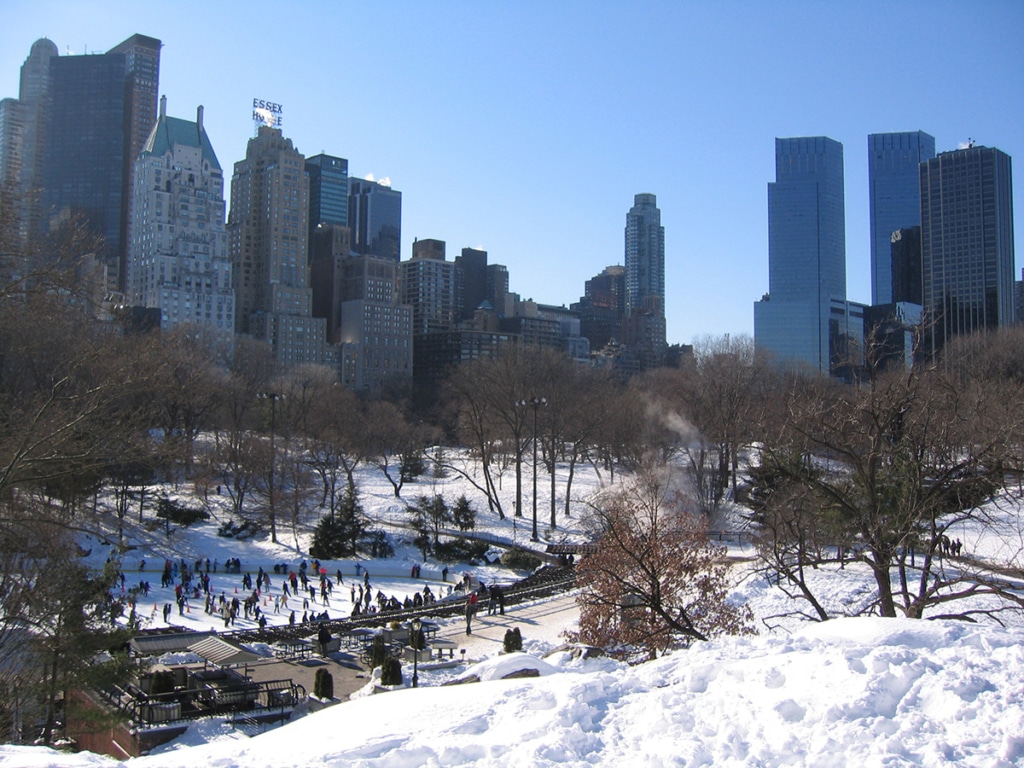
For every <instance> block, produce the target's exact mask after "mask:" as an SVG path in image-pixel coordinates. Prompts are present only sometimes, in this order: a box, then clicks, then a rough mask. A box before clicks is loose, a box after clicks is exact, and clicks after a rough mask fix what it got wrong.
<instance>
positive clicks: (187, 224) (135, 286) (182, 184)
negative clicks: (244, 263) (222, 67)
mask: <svg viewBox="0 0 1024 768" xmlns="http://www.w3.org/2000/svg"><path fill="white" fill-rule="evenodd" d="M133 188H134V196H135V198H134V201H133V204H132V221H131V229H130V231H131V243H130V246H129V251H128V262H127V276H126V279H127V298H128V301H129V302H130V303H131V304H133V305H135V306H140V307H147V308H156V309H159V310H160V323H161V326H162V327H164V328H171V327H173V326H176V325H180V324H184V323H189V324H193V325H196V326H202V327H205V328H207V329H210V330H212V331H213V332H214V334H215V335H216V336H217V337H220V339H221V340H222V341H223V342H227V343H228V344H230V343H231V342H232V341H233V337H234V331H235V298H234V290H233V289H232V286H231V261H230V259H229V258H228V242H227V231H226V229H225V224H224V214H225V204H224V174H223V172H222V170H221V167H220V163H219V162H218V160H217V155H216V154H215V153H214V151H213V145H212V144H211V143H210V139H209V137H208V136H207V134H206V129H205V128H204V127H203V108H202V107H199V108H198V110H197V111H196V120H195V122H190V121H188V120H182V119H179V118H176V117H168V116H167V100H166V98H162V99H161V100H160V115H159V117H158V118H157V122H156V125H155V126H154V127H153V131H152V132H151V133H150V135H149V140H148V141H147V142H146V145H145V146H144V147H143V149H142V153H141V154H140V156H139V159H138V160H137V161H136V163H135V179H134V182H133Z"/></svg>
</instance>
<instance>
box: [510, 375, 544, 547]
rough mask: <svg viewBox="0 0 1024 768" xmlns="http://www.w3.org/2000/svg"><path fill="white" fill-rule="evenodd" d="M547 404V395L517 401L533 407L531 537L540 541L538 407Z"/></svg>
mask: <svg viewBox="0 0 1024 768" xmlns="http://www.w3.org/2000/svg"><path fill="white" fill-rule="evenodd" d="M547 404H548V399H547V398H546V397H538V396H537V395H533V396H532V397H530V398H529V399H528V400H519V401H518V402H517V403H516V405H518V406H527V405H529V406H531V407H532V408H533V535H532V536H531V537H530V541H540V536H538V535H537V409H538V408H540V407H541V406H542V405H547Z"/></svg>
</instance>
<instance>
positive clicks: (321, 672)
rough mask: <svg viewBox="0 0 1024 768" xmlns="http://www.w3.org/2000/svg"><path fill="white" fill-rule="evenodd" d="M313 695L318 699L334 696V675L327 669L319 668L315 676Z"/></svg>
mask: <svg viewBox="0 0 1024 768" xmlns="http://www.w3.org/2000/svg"><path fill="white" fill-rule="evenodd" d="M313 695H314V696H316V697H317V698H318V699H333V698H334V676H333V675H332V674H331V673H330V672H328V671H327V670H326V669H318V670H317V671H316V676H315V677H314V678H313Z"/></svg>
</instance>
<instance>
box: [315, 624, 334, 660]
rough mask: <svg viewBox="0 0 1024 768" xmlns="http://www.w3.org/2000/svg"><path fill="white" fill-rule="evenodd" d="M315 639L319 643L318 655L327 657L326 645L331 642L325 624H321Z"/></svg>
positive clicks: (329, 633) (329, 631) (329, 632)
mask: <svg viewBox="0 0 1024 768" xmlns="http://www.w3.org/2000/svg"><path fill="white" fill-rule="evenodd" d="M316 639H317V640H318V641H319V642H320V655H321V656H326V655H327V644H328V643H329V642H331V630H329V629H328V628H327V625H326V624H321V625H320V629H319V630H318V631H317V633H316Z"/></svg>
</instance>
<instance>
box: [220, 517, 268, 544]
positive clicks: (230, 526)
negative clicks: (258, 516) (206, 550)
mask: <svg viewBox="0 0 1024 768" xmlns="http://www.w3.org/2000/svg"><path fill="white" fill-rule="evenodd" d="M261 530H263V529H262V528H260V524H259V523H257V522H254V521H252V520H245V521H243V522H242V524H241V525H235V521H234V520H225V521H224V522H223V523H221V524H220V527H219V528H218V529H217V535H218V536H223V537H224V538H225V539H248V538H249V537H251V536H255V535H256V534H257V533H259V532H260V531H261Z"/></svg>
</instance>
